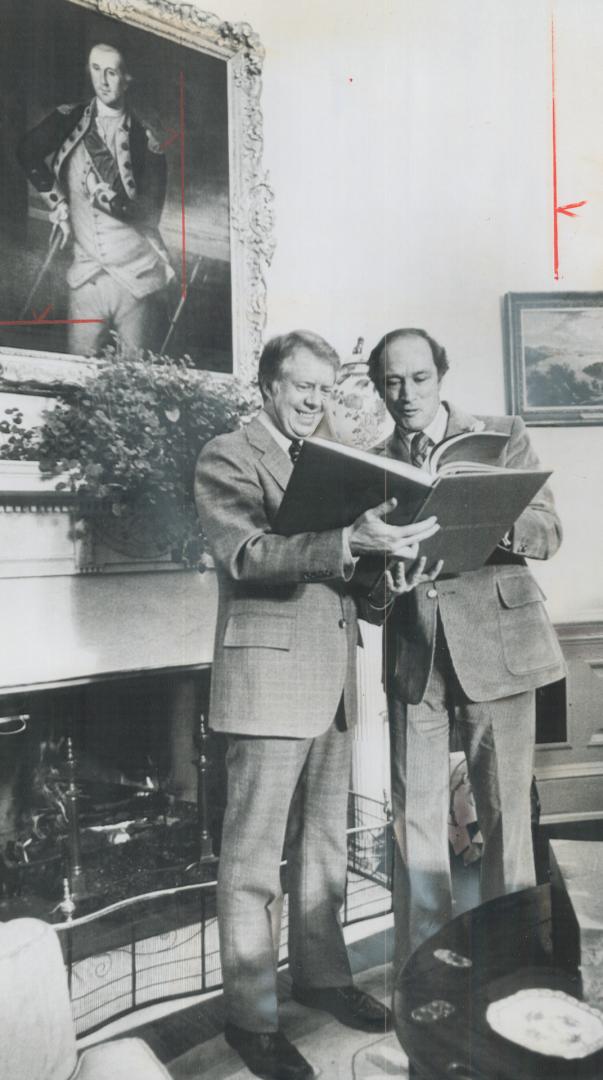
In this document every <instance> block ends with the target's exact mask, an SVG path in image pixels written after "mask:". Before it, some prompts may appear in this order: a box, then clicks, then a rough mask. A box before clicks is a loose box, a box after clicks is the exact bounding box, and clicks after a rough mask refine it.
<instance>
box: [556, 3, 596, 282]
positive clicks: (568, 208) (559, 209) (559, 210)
mask: <svg viewBox="0 0 603 1080" xmlns="http://www.w3.org/2000/svg"><path fill="white" fill-rule="evenodd" d="M556 104H557V102H556V82H555V20H554V18H553V16H551V122H552V136H553V276H554V278H555V281H559V214H563V215H564V216H565V217H573V218H575V217H577V216H578V215H577V214H574V213H572V211H573V210H577V209H578V208H579V207H580V206H586V202H587V200H586V199H582V200H581V201H580V202H573V203H565V205H564V206H559V205H558V202H557V198H558V194H557V112H556Z"/></svg>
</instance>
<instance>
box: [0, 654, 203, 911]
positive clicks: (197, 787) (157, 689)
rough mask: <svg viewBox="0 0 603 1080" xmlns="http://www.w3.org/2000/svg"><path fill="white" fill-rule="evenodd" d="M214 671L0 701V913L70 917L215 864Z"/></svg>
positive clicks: (197, 874) (190, 877)
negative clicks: (210, 727)
mask: <svg viewBox="0 0 603 1080" xmlns="http://www.w3.org/2000/svg"><path fill="white" fill-rule="evenodd" d="M208 701H209V672H208V671H206V670H204V671H200V672H198V673H195V674H190V673H188V672H187V673H185V674H179V673H170V674H152V675H146V676H138V677H128V678H118V679H112V680H108V679H107V680H96V681H93V682H90V683H88V684H86V685H82V686H73V687H68V688H61V689H49V690H44V691H37V692H32V693H28V694H21V695H16V696H12V697H7V696H4V697H2V698H0V918H3V919H7V918H11V917H15V916H17V915H24V914H27V915H34V916H38V917H42V918H46V919H55V920H56V921H61V919H62V918H64V916H65V914H66V912H67V913H69V911H70V905H71V906H72V907H73V905H75V909H76V910H77V914H78V915H81V914H85V913H87V912H90V911H94V910H98V909H99V908H102V907H106V906H107V904H110V903H113V902H116V901H119V900H122V899H124V898H126V897H129V896H133V895H139V894H141V893H147V892H151V891H154V890H157V889H161V888H172V887H177V886H179V885H181V884H183V883H187V882H192V881H196V880H204V879H205V880H206V879H207V876H208V874H209V873H212V872H214V871H215V860H214V858H213V856H214V855H217V853H218V850H219V832H220V825H221V816H222V813H223V803H224V792H225V781H224V764H223V757H224V755H223V748H222V743H221V740H220V738H219V737H218V736H214V735H210V734H209V733H208V732H207V729H206V725H205V722H204V718H205V717H206V716H207V712H208Z"/></svg>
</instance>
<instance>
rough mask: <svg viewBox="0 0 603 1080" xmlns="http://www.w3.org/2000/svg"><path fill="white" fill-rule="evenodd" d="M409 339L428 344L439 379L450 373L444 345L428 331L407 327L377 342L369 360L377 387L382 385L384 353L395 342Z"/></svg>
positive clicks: (386, 335)
mask: <svg viewBox="0 0 603 1080" xmlns="http://www.w3.org/2000/svg"><path fill="white" fill-rule="evenodd" d="M407 337H420V338H423V340H424V341H426V342H427V344H428V345H429V347H430V349H431V355H432V357H433V362H434V364H435V366H436V369H437V372H438V378H439V379H441V378H442V376H443V375H445V374H446V372H447V371H448V367H449V364H448V357H447V355H446V349H445V348H444V347H443V345H438V343H437V341H436V340H435V338H432V337H431V336H430V335H429V334H428V333H427V331H426V330H416V329H414V328H413V327H405V328H404V329H402V330H390V331H389V333H388V334H384V335H383V337H382V338H381V341H379V342H377V344H376V345H375V348H374V349H373V351H372V352H371V355H370V356H369V358H368V372H369V376H370V378H371V380H372V382H373V383H374V384H375V386H377V387H378V386H379V384H380V381H381V380H380V366H381V358H382V356H383V353H384V352H385V350H386V349H387V346H388V345H393V344H394V342H395V341H398V340H399V339H400V338H407Z"/></svg>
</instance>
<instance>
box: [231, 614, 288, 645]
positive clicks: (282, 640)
mask: <svg viewBox="0 0 603 1080" xmlns="http://www.w3.org/2000/svg"><path fill="white" fill-rule="evenodd" d="M292 632H293V618H292V616H291V615H279V614H277V612H274V611H273V612H271V613H270V614H269V615H268V614H258V613H257V612H252V611H240V612H236V613H234V614H232V615H230V617H229V619H228V622H227V623H226V630H225V632H224V642H223V644H224V646H225V647H226V648H244V649H283V650H285V651H287V650H288V649H290V648H291V634H292Z"/></svg>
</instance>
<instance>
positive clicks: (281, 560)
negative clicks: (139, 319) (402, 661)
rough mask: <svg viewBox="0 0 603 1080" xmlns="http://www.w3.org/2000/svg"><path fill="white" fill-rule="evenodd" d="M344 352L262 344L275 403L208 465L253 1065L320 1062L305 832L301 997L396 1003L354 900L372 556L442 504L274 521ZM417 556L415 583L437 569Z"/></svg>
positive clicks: (378, 1024)
mask: <svg viewBox="0 0 603 1080" xmlns="http://www.w3.org/2000/svg"><path fill="white" fill-rule="evenodd" d="M338 365H339V360H338V357H337V354H336V353H335V351H334V350H333V349H332V348H331V346H330V345H328V344H327V342H326V341H324V340H323V339H322V338H320V337H318V335H316V334H312V333H309V332H307V331H296V332H293V333H291V334H286V335H283V336H282V337H278V338H274V339H273V340H272V341H270V342H268V344H267V345H266V347H265V348H264V351H263V353H262V357H261V359H260V369H259V383H260V389H261V392H262V397H263V402H264V407H263V409H262V411H261V413H260V414H259V416H258V417H257V418H256V419H254V420H252V421H251V423H250V424H248V425H247V426H246V427H244V428H243V429H242V430H240V431H236V432H233V433H232V434H228V435H221V436H218V438H216V439H213V440H212V441H211V442H210V443H209V444H208V445H207V446H206V447H205V449H204V450H203V452H202V453H201V455H200V458H199V463H198V467H197V475H196V495H197V505H198V509H199V514H200V516H201V520H202V523H203V525H204V527H205V530H206V533H207V536H208V539H209V542H210V545H211V549H212V553H213V556H214V559H215V563H216V570H217V574H218V582H219V590H220V601H219V611H218V620H217V628H216V641H215V655H214V665H213V671H212V687H211V714H210V720H211V726H212V728H213V729H214V730H216V731H224V732H226V733H227V735H228V751H227V758H226V761H227V771H228V804H227V808H226V815H225V819H224V827H223V838H222V850H221V856H220V869H219V880H218V920H219V927H220V948H221V956H222V968H223V975H224V1000H225V1009H226V1031H225V1034H226V1038H227V1040H228V1042H229V1043H230V1045H231V1046H233V1047H234V1048H235V1049H236V1050H237V1051H238V1052H239V1053H240V1055H241V1056H242V1057H243V1059H244V1060H245V1062H246V1063H247V1065H248V1066H249V1068H250V1069H251V1070H252V1072H255V1073H256V1074H257V1075H260V1076H265V1077H275V1078H283V1080H302V1078H305V1077H311V1076H313V1075H314V1073H313V1071H312V1068H311V1066H310V1065H309V1063H308V1062H307V1061H306V1060H305V1059H304V1058H303V1057H302V1056H301V1054H299V1052H298V1051H297V1050H296V1049H295V1047H294V1046H292V1045H291V1043H289V1042H288V1040H287V1039H286V1038H285V1036H284V1035H283V1034H282V1032H281V1031H279V1026H278V1009H277V994H276V951H277V943H276V942H275V930H276V927H277V925H278V917H277V915H276V914H275V912H277V911H278V906H279V900H280V897H281V881H280V861H281V857H282V853H283V846H284V843H285V839H286V840H287V878H288V888H289V968H290V972H291V975H292V979H293V996H294V998H296V1000H298V1001H301V1002H302V1003H305V1004H307V1005H310V1006H312V1007H315V1008H321V1009H325V1010H328V1011H330V1012H331V1013H333V1014H334V1015H335V1016H337V1017H338V1018H339V1019H340V1020H342V1021H343V1022H344V1023H347V1024H349V1025H351V1026H353V1027H356V1028H361V1029H362V1030H381V1031H384V1030H385V1029H386V1027H387V1025H388V1019H389V1018H388V1012H387V1010H386V1009H385V1008H384V1006H382V1005H381V1003H380V1002H377V1001H375V1000H374V999H373V998H371V997H369V996H368V995H366V994H364V993H362V992H361V991H360V990H359V989H357V988H356V987H354V985H353V981H352V974H351V970H350V965H349V961H348V956H347V952H346V947H345V942H344V938H343V933H342V928H341V922H340V909H341V906H342V902H343V897H344V889H345V879H346V809H347V797H348V786H349V777H350V753H351V740H350V728H351V726H352V725H353V724H354V721H355V716H356V670H355V656H356V647H357V643H358V628H357V621H356V607H355V603H354V600H353V599H352V597H351V596H350V595H349V592H348V587H347V586H348V582H349V580H350V579H351V577H352V575H353V572H354V565H355V559H356V557H357V556H359V555H361V554H363V553H370V552H373V553H374V552H376V551H380V552H389V553H392V554H398V555H400V556H403V555H406V556H409V557H411V558H415V557H416V554H417V543H418V542H419V541H420V540H421V539H423V538H426V537H427V536H429V535H431V534H432V533H433V532H434V531H435V529H436V528H437V526H436V524H435V523H434V520H433V519H430V520H429V521H427V522H424V523H422V524H421V525H418V526H407V527H394V526H391V525H388V524H386V523H385V522H384V520H383V517H384V514H385V513H386V511H387V509H388V508H389V507H390V505H391V504H387V503H386V504H383V505H382V506H380V507H377V508H376V509H374V510H372V511H369V512H367V513H365V514H363V515H362V516H361V517H360V518H358V520H357V521H355V522H354V523H353V524H352V525H351V526H349V527H348V528H346V529H336V530H333V531H329V532H323V533H304V534H300V535H297V536H291V537H284V536H279V535H276V534H275V533H273V532H272V531H271V525H272V522H273V521H274V518H275V515H276V512H277V510H278V508H279V505H280V503H281V500H282V498H283V494H284V491H285V488H286V486H287V482H288V480H289V477H290V475H291V472H292V469H293V460H294V459H295V457H296V454H297V453H298V452H299V449H300V442H301V440H303V439H304V438H305V437H306V436H308V435H311V434H312V432H313V431H314V430H315V429H316V427H317V425H318V423H319V421H320V419H321V418H322V415H323V411H324V406H325V402H326V400H327V399H328V397H329V395H330V393H331V390H332V388H333V386H334V383H335V378H336V373H337V369H338ZM422 569H423V566H422V564H421V562H420V561H419V563H418V564H417V569H416V570H415V572H414V574H412V573H411V575H410V577H409V582H408V583H405V582H404V581H403V580H401V579H397V580H396V581H394V580H392V579H391V578H390V582H389V583H390V586H391V587H392V588H393V589H394V590H396V591H397V590H400V589H403V588H406V587H409V586H411V587H412V586H413V585H414V584H415V583H416V582H417V581H418V580H422V579H423V576H424V575H423V574H422V572H421V571H422Z"/></svg>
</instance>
